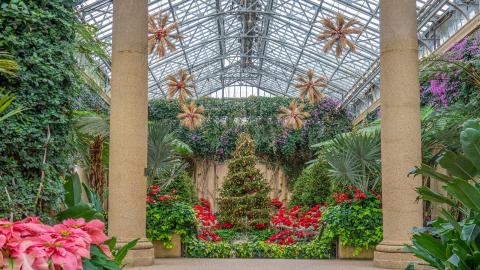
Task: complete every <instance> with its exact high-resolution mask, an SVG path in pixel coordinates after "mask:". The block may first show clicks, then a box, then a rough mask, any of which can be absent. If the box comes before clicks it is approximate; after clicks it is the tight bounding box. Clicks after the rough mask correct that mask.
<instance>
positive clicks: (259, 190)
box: [218, 133, 270, 230]
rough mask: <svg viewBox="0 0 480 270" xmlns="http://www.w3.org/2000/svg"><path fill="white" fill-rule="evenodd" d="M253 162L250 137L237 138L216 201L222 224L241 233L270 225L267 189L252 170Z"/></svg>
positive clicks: (244, 134)
mask: <svg viewBox="0 0 480 270" xmlns="http://www.w3.org/2000/svg"><path fill="white" fill-rule="evenodd" d="M256 162H257V159H256V157H255V145H254V143H253V141H252V139H251V138H250V135H248V134H246V133H242V134H240V136H239V138H238V141H237V145H236V150H235V153H234V154H233V159H232V160H230V162H229V163H228V174H227V176H226V177H225V181H224V182H223V186H222V188H221V190H220V199H219V200H218V205H219V208H220V211H221V213H220V218H221V220H222V222H223V223H231V224H233V226H234V227H235V228H238V229H240V230H251V229H254V228H255V226H256V225H260V224H268V223H269V221H270V218H269V213H270V207H269V206H270V199H269V192H270V187H269V185H268V183H267V182H266V180H265V179H264V177H263V175H262V174H261V173H260V171H259V170H258V169H257V168H255V165H256Z"/></svg>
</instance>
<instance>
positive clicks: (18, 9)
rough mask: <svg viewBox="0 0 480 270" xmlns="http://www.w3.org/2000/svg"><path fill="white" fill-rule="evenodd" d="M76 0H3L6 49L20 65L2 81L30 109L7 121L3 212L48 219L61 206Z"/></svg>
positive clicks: (73, 85)
mask: <svg viewBox="0 0 480 270" xmlns="http://www.w3.org/2000/svg"><path fill="white" fill-rule="evenodd" d="M74 2H75V1H74V0H49V1H39V0H4V1H1V4H0V14H1V15H0V33H1V34H0V50H2V51H6V52H8V53H9V54H11V55H13V57H14V58H15V60H16V61H17V62H18V64H19V66H20V70H19V72H18V75H17V76H16V77H13V78H9V79H5V78H1V79H0V86H1V87H4V88H5V89H6V90H7V91H10V92H12V93H14V94H15V95H16V96H17V99H16V103H15V104H16V105H21V106H23V107H24V108H25V109H26V110H25V111H24V112H23V113H22V114H20V115H19V116H17V117H15V118H11V119H9V120H7V121H6V122H4V123H2V126H1V127H0V218H1V217H6V216H7V217H10V216H11V215H13V216H14V217H15V218H21V217H24V216H27V215H32V214H35V215H40V216H42V217H44V218H46V217H48V216H49V215H51V214H53V213H54V212H55V211H57V210H58V208H59V207H60V203H61V198H62V195H63V188H62V180H61V176H62V175H64V174H65V173H66V172H67V171H68V169H69V166H71V164H72V162H71V160H70V157H71V151H70V149H71V148H70V147H69V144H70V143H69V136H70V130H71V128H70V117H71V112H72V108H73V106H74V103H75V99H76V96H78V95H77V94H78V89H79V87H78V78H77V76H76V74H75V69H74V65H75V58H74V51H75V31H74V29H75V28H74V25H75V23H77V19H76V17H75V13H74V10H73V3H74Z"/></svg>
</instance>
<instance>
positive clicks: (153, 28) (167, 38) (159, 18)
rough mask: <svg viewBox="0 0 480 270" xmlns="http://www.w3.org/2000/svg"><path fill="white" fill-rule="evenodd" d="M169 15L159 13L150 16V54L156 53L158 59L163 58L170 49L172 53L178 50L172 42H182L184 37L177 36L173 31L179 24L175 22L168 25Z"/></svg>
mask: <svg viewBox="0 0 480 270" xmlns="http://www.w3.org/2000/svg"><path fill="white" fill-rule="evenodd" d="M168 17H169V16H168V14H167V15H164V14H162V13H159V14H158V15H156V16H148V54H152V53H153V52H156V53H157V55H158V57H160V58H163V57H165V54H166V52H167V49H169V50H170V51H171V52H174V51H176V50H177V46H175V44H174V43H173V42H172V40H176V41H180V40H182V39H183V38H184V37H183V36H182V35H180V34H178V33H177V34H175V33H173V31H174V30H175V29H177V27H178V23H177V22H173V23H171V24H169V25H167V22H168Z"/></svg>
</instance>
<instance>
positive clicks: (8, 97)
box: [0, 89, 24, 123]
mask: <svg viewBox="0 0 480 270" xmlns="http://www.w3.org/2000/svg"><path fill="white" fill-rule="evenodd" d="M14 100H15V95H13V94H11V93H2V89H0V123H2V122H3V121H5V120H7V118H9V117H12V116H14V115H16V114H19V113H21V112H22V111H23V110H24V109H23V108H22V107H17V108H15V109H13V110H8V111H7V109H9V107H10V105H11V104H12V102H13V101H14Z"/></svg>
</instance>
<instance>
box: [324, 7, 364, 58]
mask: <svg viewBox="0 0 480 270" xmlns="http://www.w3.org/2000/svg"><path fill="white" fill-rule="evenodd" d="M321 23H322V25H323V28H324V29H323V31H322V32H321V33H320V34H319V35H318V36H317V40H318V41H326V43H325V46H324V47H323V51H324V52H325V53H327V52H329V51H330V50H331V49H332V48H333V46H334V45H335V44H336V46H337V48H336V57H337V58H338V57H340V55H342V53H343V50H344V49H345V48H346V47H347V46H348V47H350V50H352V52H356V45H355V43H354V42H353V41H351V40H350V39H348V36H349V35H352V34H360V33H361V32H362V31H363V30H362V29H361V28H354V27H353V26H354V25H356V24H360V22H359V21H358V20H357V19H351V20H349V21H348V22H347V21H346V20H345V15H343V14H342V13H340V12H339V13H337V17H336V19H333V18H330V19H323V20H322V21H321Z"/></svg>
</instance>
